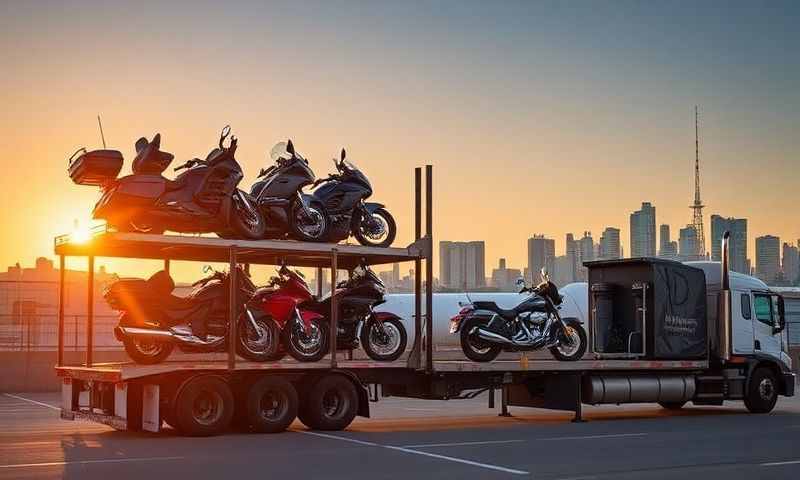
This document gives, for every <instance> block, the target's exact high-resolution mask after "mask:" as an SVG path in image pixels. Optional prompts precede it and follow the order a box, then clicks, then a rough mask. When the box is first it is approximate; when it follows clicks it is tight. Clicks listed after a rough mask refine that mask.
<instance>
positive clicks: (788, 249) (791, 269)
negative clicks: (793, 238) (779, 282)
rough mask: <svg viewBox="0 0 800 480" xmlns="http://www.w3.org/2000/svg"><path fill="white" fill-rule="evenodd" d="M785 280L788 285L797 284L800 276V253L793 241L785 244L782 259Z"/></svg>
mask: <svg viewBox="0 0 800 480" xmlns="http://www.w3.org/2000/svg"><path fill="white" fill-rule="evenodd" d="M781 270H782V272H783V281H784V283H785V284H786V285H796V284H797V279H798V277H799V276H800V254H799V253H798V249H797V247H796V246H794V245H792V244H791V243H784V244H783V259H782V261H781Z"/></svg>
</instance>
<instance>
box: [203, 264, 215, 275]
mask: <svg viewBox="0 0 800 480" xmlns="http://www.w3.org/2000/svg"><path fill="white" fill-rule="evenodd" d="M212 270H214V268H212V267H211V265H203V273H208V272H210V271H212Z"/></svg>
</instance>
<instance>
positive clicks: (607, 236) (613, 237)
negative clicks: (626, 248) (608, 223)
mask: <svg viewBox="0 0 800 480" xmlns="http://www.w3.org/2000/svg"><path fill="white" fill-rule="evenodd" d="M599 253H600V255H599V258H601V259H603V260H614V259H617V258H620V257H621V256H622V252H621V249H620V245H619V228H614V227H606V229H605V230H603V234H602V235H600V252H599Z"/></svg>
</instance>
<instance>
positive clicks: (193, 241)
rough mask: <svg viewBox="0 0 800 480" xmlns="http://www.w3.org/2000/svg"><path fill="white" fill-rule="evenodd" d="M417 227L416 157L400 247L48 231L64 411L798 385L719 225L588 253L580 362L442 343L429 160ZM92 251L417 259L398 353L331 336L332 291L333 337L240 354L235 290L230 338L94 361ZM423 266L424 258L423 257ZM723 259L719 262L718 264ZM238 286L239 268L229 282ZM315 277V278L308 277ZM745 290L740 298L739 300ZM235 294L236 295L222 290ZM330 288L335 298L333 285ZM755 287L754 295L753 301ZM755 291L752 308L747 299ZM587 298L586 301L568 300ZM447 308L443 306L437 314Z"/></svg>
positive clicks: (221, 412) (603, 397) (372, 261)
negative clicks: (151, 356)
mask: <svg viewBox="0 0 800 480" xmlns="http://www.w3.org/2000/svg"><path fill="white" fill-rule="evenodd" d="M425 171H426V176H425V177H426V195H425V197H426V203H425V212H426V215H425V220H426V222H425V223H426V232H425V235H424V236H423V235H422V233H421V224H422V222H421V218H422V215H421V212H422V203H421V198H422V195H421V190H422V189H421V179H422V171H421V169H417V170H416V172H415V186H416V196H415V199H416V202H415V232H414V233H415V235H414V238H415V240H414V242H413V243H411V244H409V245H408V246H406V247H402V248H396V247H394V248H375V247H363V246H357V245H338V244H324V243H305V242H295V241H285V240H262V241H245V240H231V239H221V238H210V237H195V236H174V235H155V234H144V233H120V232H112V231H105V230H104V231H100V232H97V234H95V235H93V236H92V238H91V239H89V240H88V241H79V240H78V239H73V238H71V237H70V236H60V237H57V238H56V240H55V247H54V248H55V253H56V255H57V256H58V257H59V261H60V266H61V283H60V289H59V292H60V299H61V301H60V306H59V314H58V318H59V329H58V339H59V347H58V360H57V365H56V371H57V374H58V375H59V376H60V378H61V383H62V407H61V417H62V418H64V419H68V420H75V419H86V420H90V421H95V422H101V423H105V424H108V425H111V426H113V427H114V428H117V429H120V430H146V431H159V430H160V429H161V428H162V427H163V426H164V425H170V426H172V427H174V428H175V429H176V430H177V431H178V432H179V433H181V434H184V435H193V436H195V435H216V434H221V433H223V432H225V431H227V430H228V429H229V428H230V427H231V426H232V425H240V426H244V427H246V428H249V429H252V430H255V431H258V432H270V433H271V432H280V431H283V430H285V429H286V428H287V427H288V426H289V425H290V424H291V423H292V422H293V421H294V420H295V419H299V421H300V422H302V423H303V424H304V425H306V426H307V427H308V428H310V429H315V430H341V429H344V428H347V426H348V425H349V424H350V423H351V422H352V420H353V419H354V417H355V416H357V415H358V416H363V417H369V414H370V404H371V403H372V402H374V401H378V400H380V398H382V397H386V396H396V397H408V398H417V399H438V400H457V399H464V398H474V397H476V396H477V395H479V394H481V393H483V392H489V395H488V398H489V404H490V406H494V401H495V394H496V393H499V395H500V407H501V414H507V413H508V407H509V406H519V407H535V408H546V409H556V410H567V411H572V412H574V420H575V421H582V420H583V415H582V406H583V405H584V404H621V403H636V402H652V403H658V404H660V405H662V406H663V407H664V408H670V409H675V408H680V407H682V406H683V405H684V404H685V403H686V402H689V401H691V402H693V403H694V404H702V405H719V404H722V403H723V402H724V401H727V400H744V402H745V405H746V406H747V409H748V410H749V411H751V412H754V413H766V412H769V411H771V410H772V409H773V408H774V406H775V402H776V401H777V399H778V397H779V396H781V395H784V396H791V395H793V394H794V384H795V382H794V375H793V374H792V373H791V372H790V367H791V363H790V360H789V358H788V356H786V355H785V348H784V341H783V338H784V337H783V335H784V334H783V332H784V328H785V315H784V308H783V300H782V297H781V296H780V295H779V294H776V293H775V292H771V291H770V290H769V289H767V288H766V286H765V285H763V284H761V283H758V282H755V281H753V279H751V278H749V277H744V276H739V275H737V274H729V273H728V269H727V238H726V239H725V240H724V242H725V243H724V248H723V250H724V252H725V253H724V258H723V262H722V263H721V264H720V263H717V264H713V263H709V264H702V265H700V264H698V265H696V266H695V265H683V264H680V263H678V262H669V261H661V260H653V259H633V260H630V259H626V260H621V261H616V262H614V261H612V262H599V263H596V264H592V263H589V264H587V267H588V269H589V273H590V279H589V283H588V285H587V287H586V292H587V293H586V295H587V299H586V301H587V303H586V304H587V305H588V307H587V309H586V312H585V315H586V318H585V322H586V323H587V325H586V327H587V330H588V332H589V334H590V338H589V341H590V349H589V351H588V352H587V353H586V355H585V356H584V358H583V359H581V360H578V361H570V362H566V361H557V360H553V359H549V358H534V357H529V356H528V355H526V354H524V353H517V354H513V355H511V356H510V357H509V356H506V357H500V358H499V359H497V360H495V361H492V362H481V363H478V362H471V361H468V360H465V359H464V358H463V357H461V358H459V357H457V356H456V357H453V356H452V355H442V354H441V352H439V351H438V350H437V349H435V348H434V347H435V345H438V344H440V343H442V342H444V343H447V342H450V341H451V340H450V338H449V335H448V336H447V337H444V336H443V334H442V331H441V330H440V329H438V328H435V325H440V324H442V323H446V322H447V320H448V319H449V318H439V317H438V316H439V315H442V314H443V312H440V311H437V310H436V309H435V308H434V297H433V292H432V290H431V289H430V288H425V289H423V285H428V286H431V285H433V275H432V259H433V256H432V255H433V248H432V245H433V236H432V202H431V195H432V189H431V179H432V169H431V167H430V166H428V167H426V169H425ZM67 257H84V258H86V259H87V264H88V271H89V275H88V279H87V280H88V299H87V308H88V314H87V325H86V327H87V328H86V335H87V337H86V341H87V350H86V358H85V361H84V362H83V363H82V364H80V365H67V364H66V363H65V362H64V355H63V351H64V341H63V340H64V338H63V337H64V298H65V295H64V291H65V283H64V273H63V272H64V265H65V259H66V258H67ZM98 257H124V258H139V259H160V260H163V262H164V269H165V270H168V269H169V267H170V262H172V261H200V262H227V263H228V264H229V271H230V275H232V276H235V275H236V274H237V273H236V272H237V270H238V268H236V267H237V266H238V265H244V266H245V270H247V267H248V265H253V264H264V265H282V264H285V265H295V266H300V267H315V268H318V269H320V270H319V271H318V275H317V278H318V279H321V278H322V275H321V274H320V273H321V269H322V268H329V269H330V278H331V283H332V284H335V283H336V278H337V272H339V270H340V269H344V270H348V269H352V268H355V267H356V266H357V265H362V264H367V265H381V264H392V263H396V262H412V263H413V264H414V269H415V272H417V275H416V278H415V285H414V294H413V295H412V296H411V298H412V300H411V301H412V302H413V307H412V308H411V311H412V312H413V316H412V318H413V328H410V330H411V331H412V332H413V337H412V338H413V340H412V341H411V342H410V345H411V347H410V349H409V352H408V354H407V355H405V356H404V357H401V358H400V359H399V360H396V361H391V362H378V361H373V360H369V359H366V360H362V359H357V358H355V356H354V355H353V353H352V352H350V351H339V350H338V349H337V348H336V332H337V329H338V323H337V322H338V318H337V317H338V310H337V305H336V301H335V300H334V301H332V302H331V313H330V324H331V325H330V326H331V328H330V335H331V337H330V345H331V352H330V353H329V354H328V355H327V356H326V357H325V358H323V359H322V360H320V361H318V362H296V361H293V360H287V359H284V360H280V361H269V362H249V361H243V360H242V359H241V358H238V357H237V355H236V348H235V344H234V341H235V339H236V338H237V337H236V324H237V322H236V321H235V312H236V310H237V309H236V305H234V304H233V300H231V304H230V305H229V315H230V320H231V321H230V322H229V328H230V332H229V334H228V338H229V340H230V341H231V345H230V346H229V348H228V349H227V352H225V353H219V354H211V355H205V356H201V357H197V358H192V359H190V360H175V361H167V362H163V363H160V364H156V365H137V364H134V363H131V362H122V363H105V364H104V363H97V362H95V361H94V359H93V343H92V342H93V335H94V333H93V312H92V306H93V302H94V292H93V278H92V277H93V271H94V262H95V259H96V258H98ZM423 265H424V269H423ZM715 271H716V272H717V273H714V272H715ZM230 284H231V285H236V280H235V277H234V278H232V279H231V281H230ZM317 287H318V291H320V290H321V284H320V283H318V285H317ZM745 297H747V299H748V300H745ZM230 298H231V299H234V298H236V295H235V294H234V292H231V295H230ZM334 298H335V297H334ZM747 302H749V303H747ZM747 305H749V307H750V310H749V312H750V313H749V317H748V309H747V308H746V306H747ZM576 308H577V310H580V306H577V307H576ZM445 315H446V314H445Z"/></svg>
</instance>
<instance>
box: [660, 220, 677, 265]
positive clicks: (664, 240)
mask: <svg viewBox="0 0 800 480" xmlns="http://www.w3.org/2000/svg"><path fill="white" fill-rule="evenodd" d="M658 256H659V257H663V258H672V259H674V258H676V257H677V256H678V243H677V242H674V241H672V240H671V239H670V234H669V225H667V224H663V225H661V226H660V227H659V232H658Z"/></svg>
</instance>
